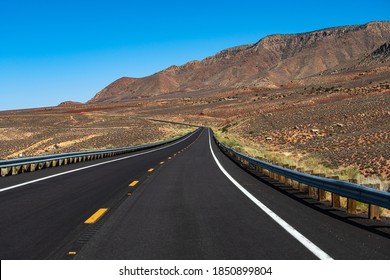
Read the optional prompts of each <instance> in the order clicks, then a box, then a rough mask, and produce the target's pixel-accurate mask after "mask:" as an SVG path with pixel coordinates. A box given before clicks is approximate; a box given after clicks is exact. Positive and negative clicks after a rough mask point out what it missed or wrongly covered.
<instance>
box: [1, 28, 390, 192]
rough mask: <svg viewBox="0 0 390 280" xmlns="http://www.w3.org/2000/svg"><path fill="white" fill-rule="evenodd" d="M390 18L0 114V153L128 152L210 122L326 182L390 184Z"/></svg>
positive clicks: (248, 146) (221, 133)
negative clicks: (78, 99)
mask: <svg viewBox="0 0 390 280" xmlns="http://www.w3.org/2000/svg"><path fill="white" fill-rule="evenodd" d="M389 38H390V22H374V23H368V24H366V25H359V26H349V27H340V28H329V29H325V30H320V31H313V32H308V33H302V34H294V35H272V36H267V37H265V38H263V39H262V40H260V41H259V42H257V43H256V44H253V45H245V46H240V47H236V48H232V49H228V50H224V51H221V52H220V53H218V54H216V55H215V56H212V57H209V58H206V59H204V60H202V61H193V62H189V63H187V64H185V65H183V66H172V67H170V68H168V69H165V70H163V71H161V72H159V73H156V74H154V75H152V76H149V77H145V78H141V79H139V78H138V79H134V78H127V77H124V78H120V79H118V80H117V81H114V82H113V83H112V84H110V85H108V86H107V87H106V88H104V89H102V90H101V91H100V92H98V93H97V94H96V95H95V97H93V98H92V99H91V100H90V101H89V102H87V103H86V104H80V103H74V102H64V103H63V104H61V105H59V106H57V107H50V108H38V109H29V110H20V111H3V112H0V146H1V149H0V158H1V159H8V158H14V157H18V156H32V155H38V154H47V153H49V154H52V153H61V152H70V151H79V150H84V149H101V148H109V147H123V146H131V145H137V144H141V143H146V142H154V141H159V140H163V139H167V138H171V137H175V136H178V135H181V134H183V133H186V132H188V131H191V130H193V128H192V127H189V126H185V125H178V124H173V123H166V122H156V121H152V120H151V119H154V120H166V121H172V122H181V123H188V124H193V125H201V126H209V127H212V128H213V129H214V131H215V132H216V134H217V136H218V137H219V138H220V139H221V140H222V141H224V142H225V143H226V144H228V145H230V146H233V147H234V148H236V149H238V150H241V151H243V152H245V153H247V154H250V155H252V156H256V157H261V158H264V159H266V160H268V161H272V162H275V163H279V164H284V163H288V164H290V165H295V166H301V167H304V168H305V169H312V170H315V171H316V172H321V173H325V174H326V175H327V176H334V175H337V176H340V178H342V179H351V178H354V179H358V181H359V183H363V184H368V183H379V184H380V188H381V189H383V190H388V189H389V180H390V152H389V151H390V141H389V132H390V125H389V124H390V106H389V104H390V42H389Z"/></svg>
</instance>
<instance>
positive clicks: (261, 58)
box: [89, 21, 390, 103]
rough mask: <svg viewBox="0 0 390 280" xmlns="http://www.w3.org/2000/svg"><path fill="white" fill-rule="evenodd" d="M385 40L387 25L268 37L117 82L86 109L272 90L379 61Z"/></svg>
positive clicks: (389, 31) (388, 33)
mask: <svg viewBox="0 0 390 280" xmlns="http://www.w3.org/2000/svg"><path fill="white" fill-rule="evenodd" d="M389 38H390V21H384V22H371V23H368V24H364V25H354V26H345V27H335V28H327V29H323V30H318V31H313V32H306V33H300V34H288V35H270V36H267V37H265V38H263V39H261V40H260V41H258V42H257V43H255V44H251V45H244V46H239V47H235V48H230V49H226V50H223V51H221V52H219V53H217V54H216V55H214V56H211V57H208V58H205V59H204V60H202V61H192V62H189V63H187V64H184V65H182V66H171V67H169V68H167V69H165V70H163V71H161V72H158V73H156V74H154V75H151V76H148V77H145V78H140V79H132V78H121V79H119V80H117V81H115V82H114V83H112V84H110V85H109V86H108V87H106V88H105V89H103V90H102V91H100V92H99V93H98V94H97V95H96V96H95V97H94V98H92V99H91V100H90V101H89V103H105V102H118V101H126V100H129V99H133V98H139V97H145V96H156V95H162V94H169V93H174V92H191V91H199V90H209V89H229V88H240V87H257V88H277V87H280V86H281V85H285V84H287V83H289V82H291V81H293V80H300V81H301V83H302V80H304V79H306V78H308V77H311V76H315V75H318V74H320V73H323V72H325V71H327V70H329V69H332V68H335V67H337V66H340V65H343V64H346V63H348V62H350V61H355V60H358V59H362V58H363V57H366V56H367V55H369V54H373V55H378V54H379V53H383V52H385V53H386V50H387V53H388V40H389ZM375 52H378V54H375ZM303 83H304V82H303Z"/></svg>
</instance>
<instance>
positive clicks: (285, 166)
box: [280, 164, 290, 185]
mask: <svg viewBox="0 0 390 280" xmlns="http://www.w3.org/2000/svg"><path fill="white" fill-rule="evenodd" d="M289 167H290V166H289V165H288V164H283V168H289ZM287 181H288V178H287V177H286V176H282V175H280V182H281V183H283V184H286V185H288V184H287Z"/></svg>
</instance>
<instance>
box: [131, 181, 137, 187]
mask: <svg viewBox="0 0 390 280" xmlns="http://www.w3.org/2000/svg"><path fill="white" fill-rule="evenodd" d="M138 183H139V181H137V180H135V181H133V182H132V183H131V184H129V187H134V186H135V185H137V184H138Z"/></svg>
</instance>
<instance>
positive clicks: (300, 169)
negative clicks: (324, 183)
mask: <svg viewBox="0 0 390 280" xmlns="http://www.w3.org/2000/svg"><path fill="white" fill-rule="evenodd" d="M297 171H298V172H301V173H304V172H305V171H304V169H303V168H302V167H298V168H297ZM303 186H304V184H303V183H301V182H298V190H299V191H300V192H303V191H304V190H303Z"/></svg>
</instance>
